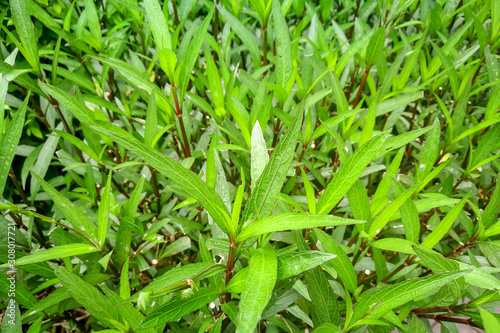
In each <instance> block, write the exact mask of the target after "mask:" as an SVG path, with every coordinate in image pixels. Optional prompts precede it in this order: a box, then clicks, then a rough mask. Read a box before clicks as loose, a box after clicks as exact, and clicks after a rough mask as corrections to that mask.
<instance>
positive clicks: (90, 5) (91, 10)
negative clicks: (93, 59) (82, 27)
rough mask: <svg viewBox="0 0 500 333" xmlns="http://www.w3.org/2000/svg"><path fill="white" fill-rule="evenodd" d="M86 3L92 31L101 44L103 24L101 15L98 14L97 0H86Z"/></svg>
mask: <svg viewBox="0 0 500 333" xmlns="http://www.w3.org/2000/svg"><path fill="white" fill-rule="evenodd" d="M84 3H85V13H86V15H87V21H88V24H89V30H90V33H91V34H92V35H93V37H94V38H95V39H96V40H97V41H98V42H99V44H101V39H102V35H101V24H100V23H99V17H98V16H97V10H96V8H95V2H94V1H92V0H84Z"/></svg>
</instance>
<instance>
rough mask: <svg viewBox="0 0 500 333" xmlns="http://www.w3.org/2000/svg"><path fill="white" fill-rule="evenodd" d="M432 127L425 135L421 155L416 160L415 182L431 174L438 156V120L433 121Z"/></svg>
mask: <svg viewBox="0 0 500 333" xmlns="http://www.w3.org/2000/svg"><path fill="white" fill-rule="evenodd" d="M433 126H435V127H434V128H432V129H431V130H430V131H429V133H428V134H427V138H426V140H425V145H424V148H423V149H422V153H421V154H420V158H419V160H418V168H417V175H416V179H417V182H419V181H421V180H423V179H424V178H425V177H426V176H427V175H428V174H429V172H431V170H432V168H433V166H434V163H435V162H436V159H437V158H438V155H439V136H440V128H439V119H438V118H436V119H435V120H434V124H433Z"/></svg>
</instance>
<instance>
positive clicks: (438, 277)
mask: <svg viewBox="0 0 500 333" xmlns="http://www.w3.org/2000/svg"><path fill="white" fill-rule="evenodd" d="M467 273H468V271H459V272H452V273H441V274H435V275H431V276H426V277H422V278H417V279H412V280H408V281H403V282H400V283H397V284H395V285H392V286H389V287H386V288H383V289H380V290H377V291H375V292H373V293H371V294H370V295H367V296H364V297H361V298H360V299H359V301H358V303H357V305H356V308H355V309H354V315H353V319H352V322H353V323H355V322H356V321H357V320H359V319H361V318H362V317H363V316H364V318H365V319H377V318H380V317H382V316H383V315H384V314H386V313H387V312H389V311H390V310H392V309H394V308H396V307H398V306H401V305H403V304H405V303H407V302H409V301H411V300H413V299H416V298H417V297H421V296H423V295H427V294H429V293H433V292H435V291H437V290H438V289H439V288H441V287H442V286H443V285H444V284H446V283H448V282H450V281H453V280H455V279H458V278H459V277H461V276H464V275H465V274H467ZM351 326H353V325H351Z"/></svg>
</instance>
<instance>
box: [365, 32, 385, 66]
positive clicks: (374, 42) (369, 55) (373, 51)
mask: <svg viewBox="0 0 500 333" xmlns="http://www.w3.org/2000/svg"><path fill="white" fill-rule="evenodd" d="M384 43H385V26H381V27H380V28H378V30H377V31H376V32H375V34H374V35H373V36H372V38H370V42H369V43H368V47H367V49H366V63H367V67H371V66H372V65H373V64H374V63H375V62H376V61H377V59H378V58H379V57H380V56H381V55H382V52H383V51H384Z"/></svg>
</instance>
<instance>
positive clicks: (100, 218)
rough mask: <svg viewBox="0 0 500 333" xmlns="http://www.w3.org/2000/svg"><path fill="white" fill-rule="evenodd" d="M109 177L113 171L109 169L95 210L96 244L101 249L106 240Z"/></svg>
mask: <svg viewBox="0 0 500 333" xmlns="http://www.w3.org/2000/svg"><path fill="white" fill-rule="evenodd" d="M111 177H113V173H112V172H111V171H110V172H109V175H108V180H107V181H106V186H105V187H104V189H103V190H102V191H101V202H100V203H99V210H98V212H97V244H98V245H99V246H100V248H101V249H102V248H103V246H104V242H105V241H106V233H107V231H108V219H109V206H110V196H111Z"/></svg>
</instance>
